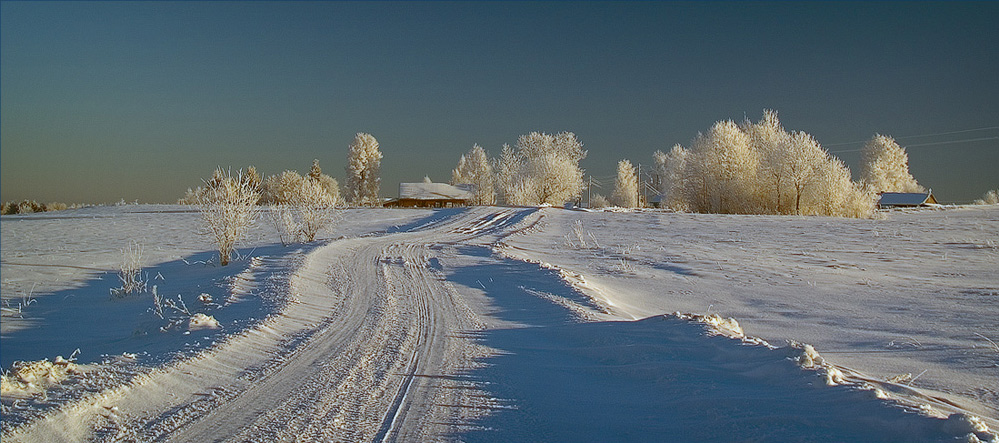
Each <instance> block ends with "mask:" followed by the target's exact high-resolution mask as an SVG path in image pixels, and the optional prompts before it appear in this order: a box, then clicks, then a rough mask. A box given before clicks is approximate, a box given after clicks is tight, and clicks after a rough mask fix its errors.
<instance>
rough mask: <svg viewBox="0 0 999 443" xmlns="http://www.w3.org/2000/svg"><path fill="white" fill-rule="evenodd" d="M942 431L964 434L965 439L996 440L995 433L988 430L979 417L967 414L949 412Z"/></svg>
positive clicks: (972, 440)
mask: <svg viewBox="0 0 999 443" xmlns="http://www.w3.org/2000/svg"><path fill="white" fill-rule="evenodd" d="M943 430H944V432H947V433H949V434H954V435H965V436H967V441H969V442H977V441H996V440H997V437H996V434H995V433H993V432H990V430H989V426H988V425H986V424H985V422H983V421H982V419H981V418H979V417H976V416H974V415H968V414H950V416H948V417H947V421H946V422H944V425H943Z"/></svg>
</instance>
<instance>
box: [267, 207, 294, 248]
mask: <svg viewBox="0 0 999 443" xmlns="http://www.w3.org/2000/svg"><path fill="white" fill-rule="evenodd" d="M267 220H268V221H269V222H270V223H271V226H274V229H275V230H277V232H278V238H280V240H281V244H282V245H284V246H288V245H290V244H292V243H298V241H299V238H301V233H300V232H299V229H298V222H297V221H295V208H294V207H292V206H291V205H289V204H287V203H278V204H276V205H272V206H271V208H270V211H268V212H267Z"/></svg>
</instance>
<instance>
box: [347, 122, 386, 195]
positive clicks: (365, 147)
mask: <svg viewBox="0 0 999 443" xmlns="http://www.w3.org/2000/svg"><path fill="white" fill-rule="evenodd" d="M381 161H382V153H381V151H379V150H378V140H375V138H374V137H373V136H371V134H366V133H363V132H359V133H357V135H356V136H355V137H354V141H353V142H352V143H351V144H350V152H349V153H348V154H347V199H348V200H349V201H350V203H351V204H353V205H374V204H377V203H378V191H379V187H380V186H381V177H380V176H379V174H380V168H381Z"/></svg>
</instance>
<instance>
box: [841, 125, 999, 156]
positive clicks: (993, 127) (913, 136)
mask: <svg viewBox="0 0 999 443" xmlns="http://www.w3.org/2000/svg"><path fill="white" fill-rule="evenodd" d="M992 129H999V126H989V127H985V128H974V129H962V130H960V131H948V132H937V133H933V134H920V135H906V136H902V137H895V140H901V139H904V138H920V137H934V136H938V135H951V134H963V133H966V132H977V131H989V130H992ZM857 143H867V140H861V141H859V142H846V143H832V144H828V145H825V146H844V145H855V144H857ZM840 152H849V151H840Z"/></svg>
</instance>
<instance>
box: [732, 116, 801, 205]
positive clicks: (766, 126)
mask: <svg viewBox="0 0 999 443" xmlns="http://www.w3.org/2000/svg"><path fill="white" fill-rule="evenodd" d="M742 127H743V131H745V132H746V135H747V136H749V144H750V147H751V148H752V149H753V150H754V151H756V155H757V157H759V160H760V164H759V168H758V169H757V174H758V177H757V183H756V185H757V189H758V192H759V194H758V195H757V198H758V200H759V204H760V205H761V207H762V208H763V209H764V210H765V211H766V212H771V213H777V214H781V213H786V208H785V206H784V201H783V200H784V199H783V196H784V195H785V194H786V192H787V191H788V183H787V179H788V174H789V172H788V166H789V165H788V162H787V158H786V154H785V152H784V148H785V147H787V146H788V145H787V143H789V142H790V138H791V135H790V134H788V133H787V131H785V130H784V127H783V126H781V124H780V120H778V118H777V112H776V111H773V110H769V109H767V110H764V111H763V118H761V119H760V121H759V122H758V123H756V124H753V123H750V122H744V123H743V125H742Z"/></svg>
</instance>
